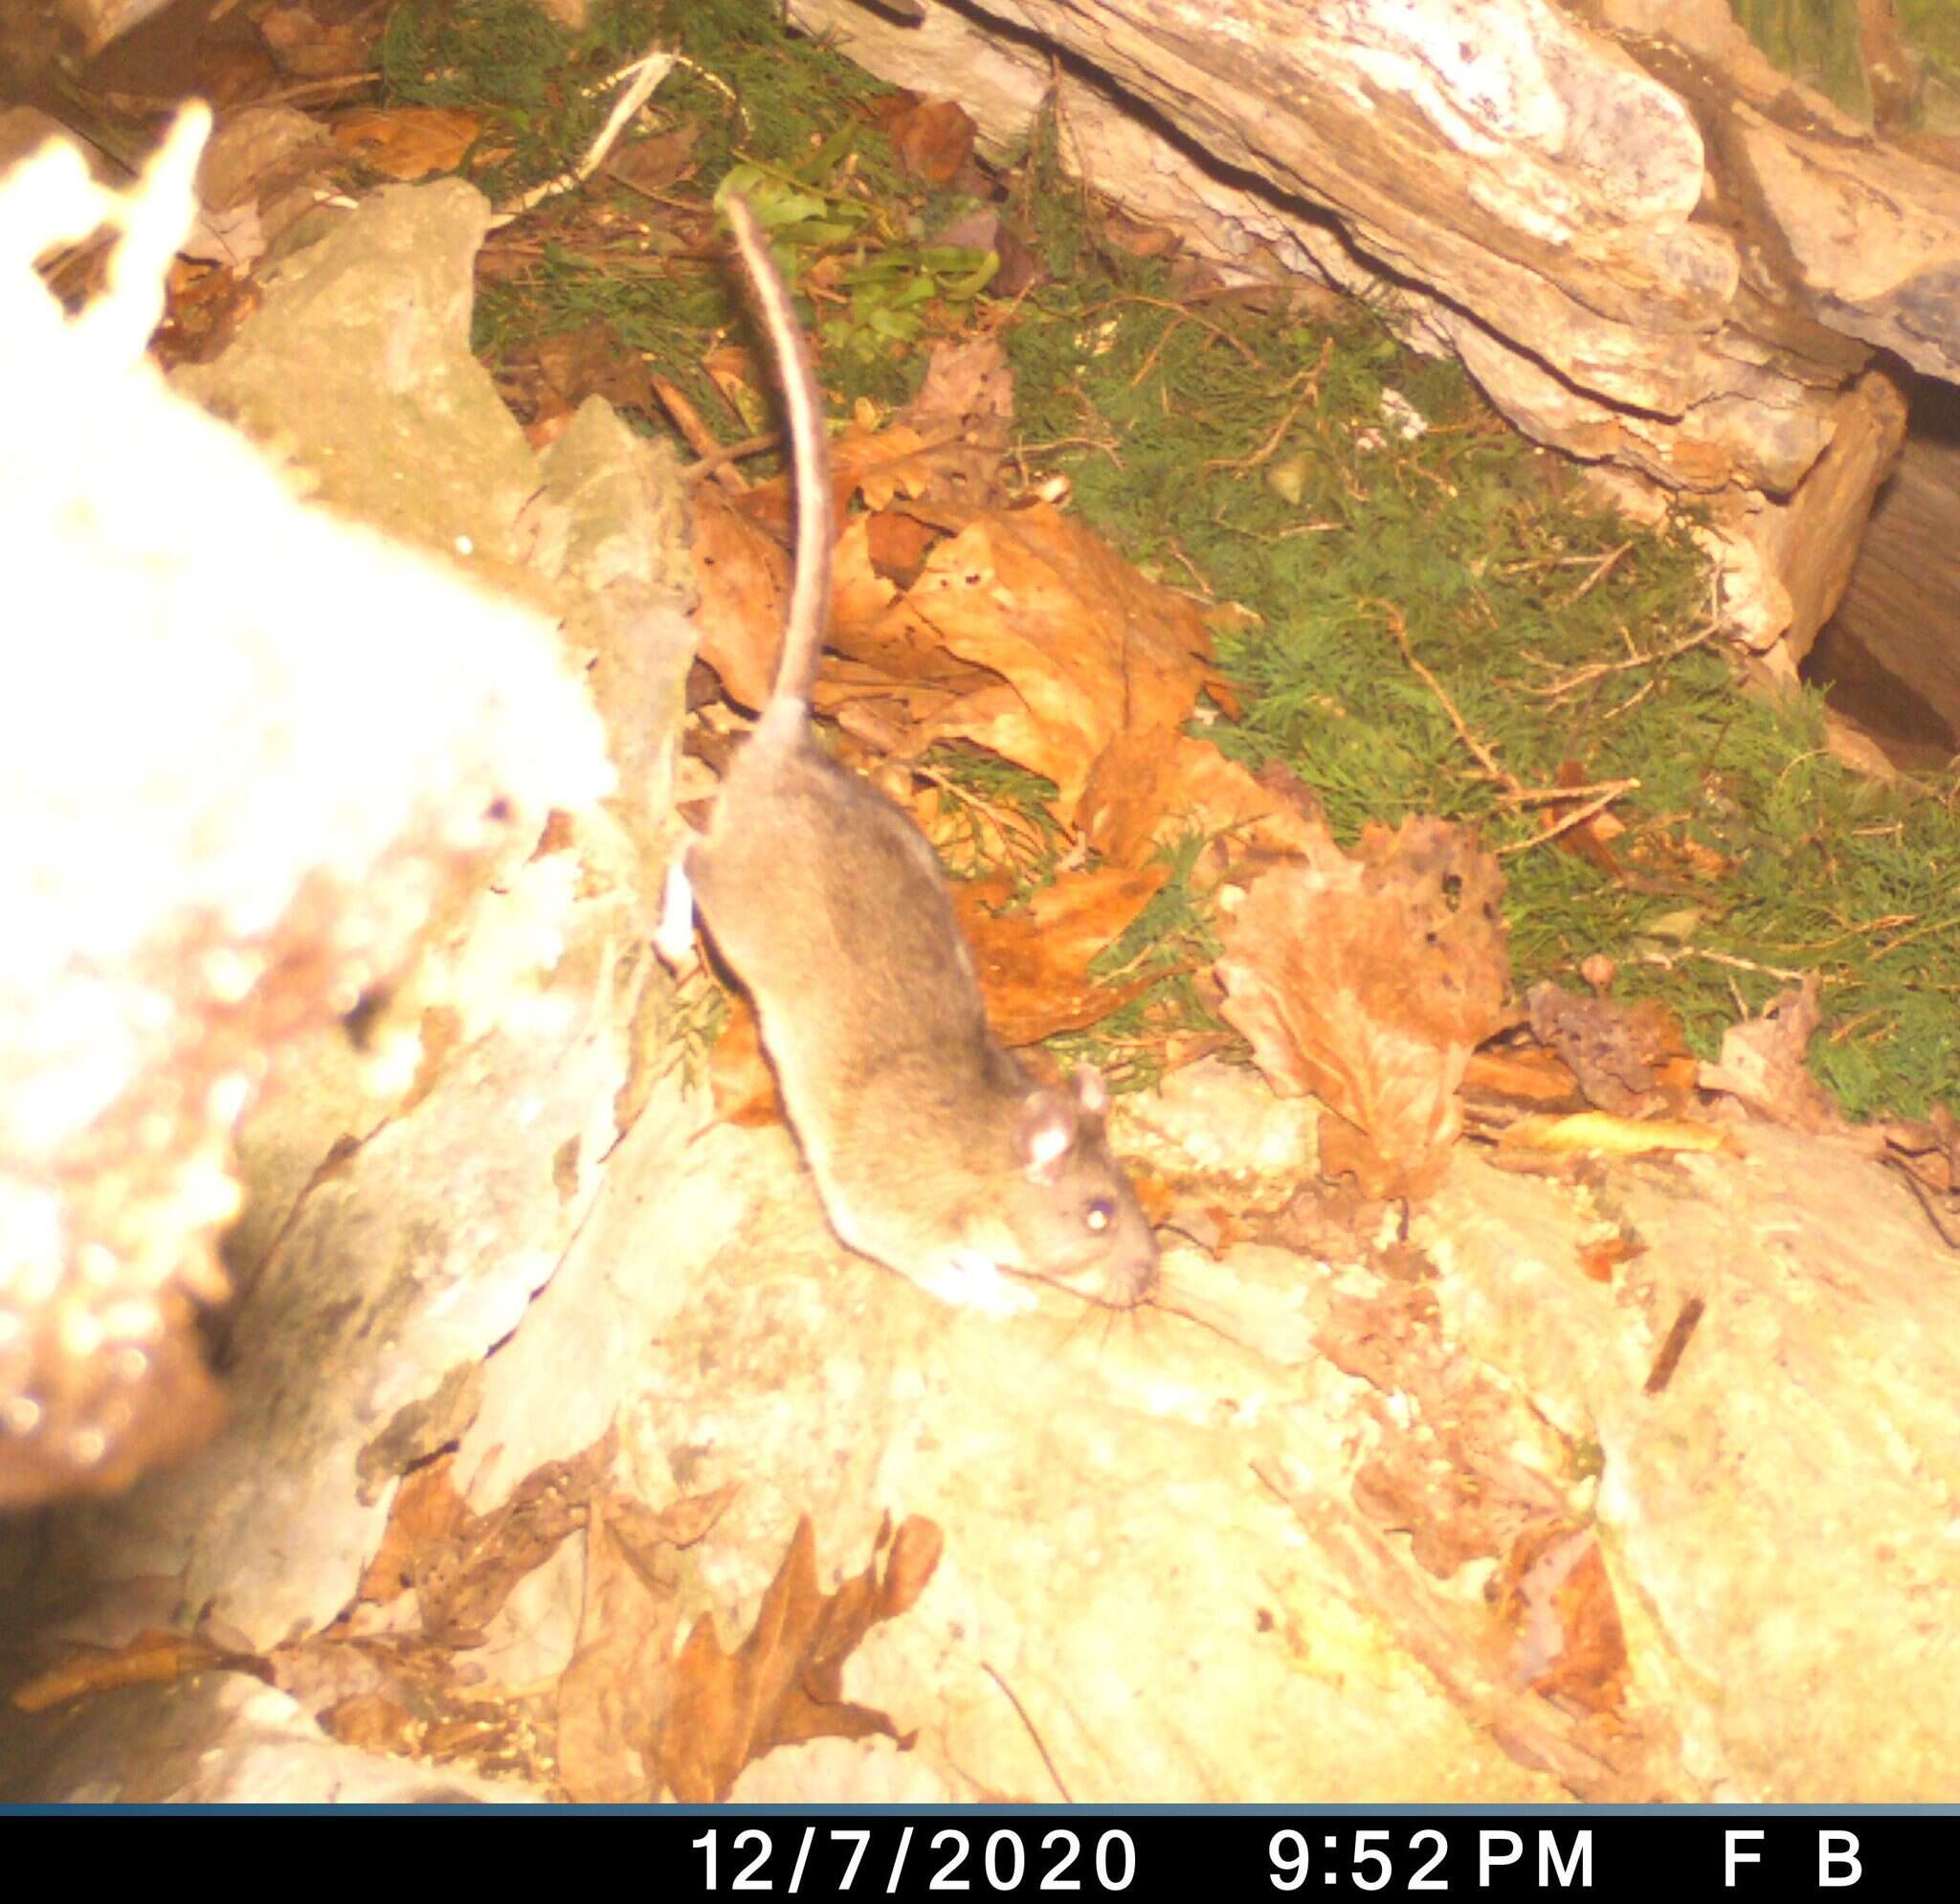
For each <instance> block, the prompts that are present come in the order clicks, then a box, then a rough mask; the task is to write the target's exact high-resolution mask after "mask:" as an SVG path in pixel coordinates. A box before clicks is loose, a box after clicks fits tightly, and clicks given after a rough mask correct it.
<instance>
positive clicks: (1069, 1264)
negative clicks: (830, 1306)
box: [654, 193, 1157, 1314]
mask: <svg viewBox="0 0 1960 1904" xmlns="http://www.w3.org/2000/svg"><path fill="white" fill-rule="evenodd" d="M723 205H724V212H725V214H726V216H727V220H728V223H729V226H730V228H731V229H732V231H733V234H734V237H735V248H736V252H737V255H738V256H739V257H740V258H741V261H742V264H743V268H744V272H745V274H746V279H747V281H748V285H749V289H750V291H751V293H752V295H753V302H754V305H755V308H756V311H757V314H758V316H759V319H760V322H761V326H762V331H763V335H764V337H765V339H766V341H767V342H768V346H769V347H770V350H771V352H772V353H773V356H774V359H775V366H776V372H777V381H778V383H779V385H780V387H781V392H782V402H783V414H784V419H785V422H786V424H787V426H788V429H787V434H788V439H789V453H790V467H791V480H792V482H793V483H794V486H795V520H794V536H795V544H794V553H793V559H792V570H791V591H790V598H789V604H788V607H787V609H786V611H785V614H784V622H783V643H782V655H781V659H780V661H779V662H778V664H777V670H776V676H775V681H774V684H773V686H772V689H771V691H770V694H769V698H768V704H767V705H766V706H764V708H763V709H762V712H761V716H760V718H759V720H758V721H757V722H756V725H755V727H754V728H752V729H751V731H750V732H749V735H748V737H747V739H746V741H745V742H744V743H743V744H742V746H741V747H740V748H739V749H738V750H737V751H736V754H735V757H734V759H733V761H732V763H731V764H730V766H729V768H728V771H727V773H725V775H724V778H723V781H722V784H721V787H720V789H719V790H718V792H717V795H716V796H715V800H714V803H713V806H712V808H711V810H710V813H709V817H708V821H707V825H706V827H705V829H704V830H703V831H702V832H701V833H699V834H697V835H696V836H695V837H694V838H693V839H692V840H690V841H689V843H688V844H687V847H686V849H685V851H684V852H683V853H681V854H679V856H677V858H676V860H675V862H673V865H672V866H671V868H670V871H669V875H668V882H667V890H666V898H665V903H664V906H663V909H662V915H661V919H660V923H659V928H658V930H657V932H656V933H655V935H654V942H655V947H656V950H657V952H659V953H660V955H661V956H662V957H663V958H664V959H666V960H667V962H668V963H669V964H670V965H678V964H679V963H680V962H681V961H682V960H683V959H684V958H685V957H686V956H687V954H688V952H689V951H690V950H691V948H692V944H693V936H694V921H695V917H696V915H697V913H698V915H699V917H700V919H701V922H702V925H703V926H704V927H705V929H706V934H707V937H708V939H709V940H710V942H711V943H712V945H713V947H714V949H715V952H716V953H717V954H718V955H719V957H720V958H721V960H722V962H723V964H724V965H725V966H726V968H727V969H728V970H729V971H730V972H731V973H732V974H734V976H735V977H736V978H737V979H738V980H739V981H740V983H741V984H742V986H743V987H744V988H745V989H746V991H747V993H748V995H749V997H750V999H751V1000H752V1001H753V1003H754V1006H755V1013H756V1021H757V1024H758V1027H759V1029H760V1031H761V1034H762V1044H763V1049H764V1051H765V1053H766V1054H767V1056H768V1061H769V1064H770V1065H771V1067H772V1068H773V1069H774V1072H775V1075H776V1083H777V1086H778V1088H779V1090H780V1091H781V1094H782V1099H783V1108H784V1109H785V1111H786V1113H787V1114H788V1118H789V1123H790V1128H791V1131H792V1132H793V1133H794V1135H795V1137H796V1140H797V1143H798V1145H799V1147H800V1148H801V1150H802V1153H803V1157H804V1161H805V1162H806V1164H807V1165H808V1166H809V1169H810V1173H811V1176H812V1177H813V1179H814V1182H815V1185H816V1189H817V1193H818V1196H819V1198H820V1199H821V1201H822V1203H823V1207H824V1212H825V1214H826V1216H827V1217H828V1218H829V1220H830V1224H831V1227H832V1228H833V1229H834V1230H835V1232H836V1234H837V1236H838V1237H839V1238H840V1239H841V1240H842V1241H843V1242H844V1243H847V1244H849V1245H850V1247H851V1248H853V1249H855V1250H857V1251H858V1252H859V1253H860V1254H862V1255H865V1256H868V1257H871V1258H873V1259H875V1260H876V1261H878V1262H880V1263H882V1264H884V1265H885V1266H887V1267H889V1268H892V1269H896V1270H898V1271H899V1272H900V1273H901V1274H902V1275H903V1276H906V1277H907V1278H909V1279H910V1280H911V1281H912V1282H914V1283H916V1284H917V1285H919V1286H920V1287H921V1288H924V1289H925V1290H927V1291H929V1292H930V1293H931V1294H933V1295H935V1296H938V1297H940V1298H941V1299H942V1300H944V1301H947V1302H950V1303H957V1304H962V1305H966V1306H969V1307H972V1308H976V1309H980V1310H987V1311H990V1312H992V1313H996V1314H1008V1313H1013V1311H1014V1310H1021V1309H1026V1308H1028V1307H1030V1306H1031V1305H1032V1304H1033V1303H1034V1301H1035V1299H1036V1298H1035V1294H1034V1291H1033V1290H1032V1289H1031V1288H1029V1287H1028V1286H1029V1285H1034V1284H1047V1285H1051V1286H1054V1287H1057V1288H1062V1289H1065V1290H1068V1291H1070V1292H1072V1293H1074V1294H1076V1295H1078V1296H1080V1297H1083V1298H1085V1299H1086V1300H1088V1301H1090V1302H1092V1303H1097V1304H1101V1305H1103V1306H1104V1307H1106V1308H1109V1309H1118V1310H1124V1309H1131V1308H1134V1307H1135V1306H1136V1305H1137V1304H1138V1303H1140V1302H1143V1301H1144V1300H1145V1299H1146V1298H1147V1296H1148V1295H1149V1294H1150V1292H1151V1290H1152V1288H1153V1287H1154V1285H1155V1282H1156V1278H1157V1243H1156V1239H1155V1237H1154V1236H1153V1235H1152V1233H1151V1229H1150V1224H1149V1222H1148V1221H1147V1218H1146V1217H1145V1215H1144V1211H1143V1208H1142V1206H1141V1204H1139V1202H1138V1201H1137V1197H1136V1192H1135V1191H1134V1189H1132V1187H1131V1185H1130V1182H1129V1179H1128V1178H1127V1177H1126V1176H1125V1175H1124V1172H1123V1169H1122V1167H1121V1165H1119V1164H1118V1162H1117V1161H1116V1158H1115V1156H1114V1154H1112V1153H1111V1151H1110V1148H1109V1142H1108V1136H1107V1133H1106V1130H1105V1113H1106V1111H1107V1109H1108V1106H1109V1093H1108V1088H1107V1086H1106V1085H1105V1083H1104V1081H1103V1077H1102V1076H1101V1074H1100V1073H1099V1072H1098V1071H1097V1070H1096V1069H1095V1068H1094V1067H1093V1066H1088V1065H1081V1066H1078V1067H1077V1069H1076V1071H1075V1073H1074V1075H1073V1076H1072V1077H1071V1078H1070V1079H1069V1080H1068V1081H1067V1082H1066V1083H1065V1084H1062V1085H1053V1084H1048V1083H1044V1082H1042V1081H1040V1080H1038V1079H1036V1078H1035V1077H1034V1076H1033V1075H1032V1074H1031V1073H1030V1072H1029V1071H1028V1069H1027V1068H1026V1067H1025V1066H1024V1065H1023V1064H1022V1063H1021V1061H1020V1060H1019V1059H1018V1058H1016V1057H1015V1056H1014V1054H1013V1052H1012V1051H1010V1050H1009V1049H1008V1048H1007V1047H1006V1046H1005V1045H1003V1044H1002V1043H1001V1042H1000V1041H999V1040H998V1039H997V1038H996V1037H995V1036H994V1034H993V1032H992V1030H991V1028H990V1026H989V1024H988V1020H987V1008H986V1005H985V1003H984V1002H983V1000H982V998H981V994H980V981H979V975H978V973H977V971H976V969H975V966H974V962H973V955H972V952H971V951H970V950H969V947H968V945H967V941H966V938H965V936H964V935H963V934H962V932H961V930H960V926H959V921H958V920H957V918H956V917H955V916H954V912H953V905H952V896H951V893H950V892H949V891H948V889H947V882H946V876H945V874H944V872H943V871H942V870H941V867H940V863H939V859H938V856H937V854H935V853H934V851H933V849H932V847H931V845H930V843H929V842H928V841H927V840H926V838H925V836H924V833H923V832H922V831H921V830H920V829H919V827H918V826H917V825H916V824H915V823H914V822H913V821H912V819H911V818H909V817H908V816H907V815H906V814H905V812H904V811H903V809H902V808H901V807H900V806H899V805H898V804H897V803H896V802H895V801H894V800H892V799H890V798H888V797H887V796H886V795H884V794H883V793H881V792H880V791H879V790H878V789H877V788H875V787H873V786H872V785H870V783H869V782H867V781H865V780H863V779H860V778H859V777H858V776H857V774H855V773H851V772H849V771H848V770H847V769H846V768H844V767H842V766H841V765H839V764H838V763H837V762H836V761H835V760H834V759H833V758H832V757H831V755H830V754H829V752H827V751H826V750H825V748H824V746H823V744H822V742H821V741H820V739H819V738H818V736H817V733H816V729H815V727H814V725H813V721H812V718H811V696H812V692H813V687H814V684H815V680H816V669H817V662H818V659H819V657H820V655H821V653H822V650H823V643H824V637H825V634H826V632H827V627H828V621H829V614H830V596H831V561H832V549H833V544H834V541H835V496H834V492H833V489H832V484H831V472H830V448H829V439H828V437H827V434H826V431H825V425H824V416H823V408H822V402H821V398H820V396H819V394H818V389H817V382H816V371H815V368H814V366H813V362H812V359H811V354H810V346H809V343H808V340H807V339H806V338H805V336H804V332H803V326H802V325H801V323H800V322H799V321H798V319H797V316H796V311H795V306H794V305H793V303H792V302H791V297H790V291H789V287H788V285H787V284H786V282H785V281H784V279H783V275H782V273H781V271H780V270H779V269H778V268H777V265H776V262H775V259H774V257H773V256H772V254H771V252H770V250H769V248H768V241H767V239H766V238H765V236H764V235H763V231H762V228H761V225H760V223H759V221H758V219H757V217H756V215H755V213H754V211H753V209H752V208H751V207H750V206H749V204H748V203H747V201H746V199H744V198H742V197H740V196H739V195H737V194H734V193H729V194H727V195H726V196H725V197H724V200H723Z"/></svg>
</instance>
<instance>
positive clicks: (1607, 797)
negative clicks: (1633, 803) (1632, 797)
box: [1497, 780, 1640, 860]
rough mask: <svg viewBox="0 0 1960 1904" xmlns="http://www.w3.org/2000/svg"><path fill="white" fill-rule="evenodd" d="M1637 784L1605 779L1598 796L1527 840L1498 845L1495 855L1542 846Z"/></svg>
mask: <svg viewBox="0 0 1960 1904" xmlns="http://www.w3.org/2000/svg"><path fill="white" fill-rule="evenodd" d="M1639 784H1640V783H1639V782H1638V781H1637V780H1609V781H1607V782H1606V783H1605V786H1606V791H1605V792H1604V793H1603V794H1601V795H1599V796H1598V798H1596V799H1592V800H1588V801H1587V802H1586V804H1585V805H1584V806H1582V807H1580V808H1579V809H1578V810H1577V811H1576V812H1574V813H1569V814H1567V815H1566V817H1565V818H1563V819H1561V820H1559V821H1557V822H1556V823H1555V824H1554V825H1551V826H1548V827H1547V828H1546V829H1545V830H1544V831H1543V832H1542V833H1535V834H1533V835H1532V836H1531V838H1530V839H1529V840H1512V841H1511V843H1510V844H1509V845H1508V846H1500V847H1499V848H1498V849H1497V857H1498V858H1499V859H1500V860H1507V859H1509V858H1510V856H1511V855H1512V854H1513V853H1528V852H1529V851H1530V850H1531V849H1532V847H1534V846H1543V845H1544V844H1545V843H1546V841H1547V840H1556V839H1557V838H1558V837H1559V835H1560V834H1561V833H1570V831H1571V830H1572V828H1573V827H1575V826H1584V825H1585V824H1586V822H1587V821H1588V820H1589V819H1592V818H1595V817H1596V816H1597V815H1599V814H1602V813H1604V812H1605V811H1606V809H1607V808H1608V807H1610V806H1611V805H1612V804H1613V803H1614V801H1615V800H1616V799H1618V798H1619V796H1620V795H1622V794H1630V793H1632V792H1633V790H1634V789H1635V788H1636V787H1637V786H1638V785H1639ZM1541 797H1542V795H1541Z"/></svg>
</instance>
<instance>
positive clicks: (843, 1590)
mask: <svg viewBox="0 0 1960 1904" xmlns="http://www.w3.org/2000/svg"><path fill="white" fill-rule="evenodd" d="M879 1544H880V1546H882V1545H883V1544H884V1542H883V1536H882V1534H880V1543H879ZM943 1544H944V1541H943V1536H942V1535H941V1534H940V1531H939V1529H938V1528H937V1527H935V1526H934V1525H933V1524H932V1522H930V1521H928V1520H922V1519H920V1518H918V1517H917V1516H916V1515H915V1516H913V1517H912V1518H910V1519H908V1520H907V1521H906V1522H905V1523H904V1525H903V1526H902V1527H901V1528H900V1529H899V1531H898V1534H897V1536H896V1537H895V1538H894V1539H893V1540H892V1542H891V1548H890V1552H889V1553H888V1554H887V1556H886V1559H885V1565H884V1571H883V1574H882V1576H880V1573H879V1570H878V1565H877V1562H876V1561H874V1562H873V1563H872V1565H871V1566H869V1567H867V1568H866V1569H865V1571H864V1572H863V1573H861V1574H859V1575H858V1576H857V1578H856V1579H849V1580H846V1581H845V1582H844V1584H843V1585H842V1586H840V1587H839V1588H838V1589H837V1591H836V1592H835V1594H832V1595H825V1594H823V1593H822V1592H820V1591H819V1590H818V1587H817V1583H816V1578H817V1577H816V1535H815V1533H814V1532H813V1529H812V1527H811V1524H810V1520H809V1518H808V1516H805V1517H804V1518H803V1519H802V1520H800V1521H798V1522H797V1524H796V1533H795V1535H794V1537H793V1538H792V1539H791V1543H790V1551H789V1552H788V1553H787V1554H786V1555H785V1556H784V1557H783V1565H782V1568H781V1570H780V1571H779V1572H778V1573H777V1575H776V1578H775V1579H774V1580H772V1581H771V1582H770V1584H769V1587H768V1591H767V1592H766V1593H765V1594H764V1595H763V1597H762V1604H761V1605H760V1606H759V1607H758V1608H757V1609H756V1616H755V1625H754V1628H753V1629H752V1630H751V1632H750V1633H749V1635H748V1637H747V1639H746V1640H745V1641H744V1642H743V1643H742V1645H741V1646H739V1647H738V1648H737V1649H736V1650H735V1651H734V1652H732V1653H724V1652H723V1651H722V1649H721V1646H720V1645H719V1643H718V1642H717V1640H716V1638H715V1627H714V1622H713V1621H712V1620H711V1619H709V1618H708V1617H707V1616H706V1615H703V1616H702V1618H701V1620H699V1621H698V1622H697V1623H696V1624H695V1626H694V1630H693V1631H692V1632H690V1633H689V1634H688V1636H687V1642H686V1645H685V1646H682V1648H681V1651H680V1656H679V1659H677V1660H676V1661H675V1663H674V1666H673V1669H672V1671H671V1674H670V1681H671V1684H672V1687H673V1699H672V1702H671V1704H670V1705H669V1706H668V1708H667V1711H666V1713H665V1714H664V1716H663V1718H662V1720H661V1722H660V1726H659V1730H658V1736H657V1743H656V1746H655V1750H654V1754H653V1760H652V1763H653V1767H654V1773H655V1783H656V1785H657V1787H660V1788H664V1789H665V1790H666V1791H667V1792H668V1793H669V1794H670V1795H671V1796H672V1797H673V1798H674V1799H675V1800H676V1801H678V1802H679V1803H683V1804H702V1803H708V1802H710V1801H719V1800H722V1799H724V1798H726V1797H727V1795H728V1790H729V1787H730V1786H732V1785H733V1784H734V1782H735V1779H736V1775H737V1774H738V1773H739V1772H740V1771H741V1770H742V1768H743V1766H745V1765H746V1764H747V1763H748V1762H749V1760H750V1759H752V1758H761V1757H762V1755H763V1754H764V1753H766V1752H768V1751H769V1750H770V1749H771V1748H772V1747H774V1746H777V1745H787V1744H791V1743H793V1742H795V1741H797V1740H799V1739H806V1738H825V1737H836V1738H863V1737H867V1736H871V1735H873V1734H883V1735H884V1736H887V1737H892V1738H896V1737H898V1736H899V1735H898V1733H897V1731H896V1729H895V1728H894V1727H893V1725H892V1722H891V1720H890V1719H889V1718H887V1717H886V1716H885V1715H884V1714H882V1713H879V1712H874V1711H872V1710H870V1709H869V1708H866V1707H862V1706H854V1705H850V1704H847V1703H845V1702H844V1701H843V1700H842V1698H841V1697H840V1693H841V1688H842V1682H843V1668H844V1662H845V1660H846V1659H847V1658H848V1657H849V1656H850V1654H851V1653H852V1652H853V1651H854V1650H855V1649H856V1647H857V1643H858V1642H859V1641H860V1640H861V1639H862V1638H863V1637H864V1635H865V1634H866V1633H867V1632H868V1631H869V1630H870V1629H871V1627H873V1626H874V1625H876V1624H878V1623H879V1622H880V1621H882V1620H890V1619H893V1618H895V1617H896V1616H897V1615H899V1614H901V1613H903V1612H904V1611H905V1610H906V1609H907V1608H908V1607H910V1606H911V1605H912V1604H913V1602H915V1601H917V1599H918V1598H919V1595H920V1594H921V1593H923V1592H924V1588H925V1583H926V1582H927V1581H928V1580H929V1579H931V1578H932V1573H933V1569H934V1568H935V1567H936V1566H937V1565H938V1564H939V1557H940V1552H941V1549H942V1546H943Z"/></svg>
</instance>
